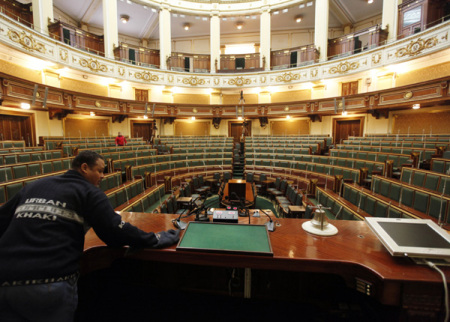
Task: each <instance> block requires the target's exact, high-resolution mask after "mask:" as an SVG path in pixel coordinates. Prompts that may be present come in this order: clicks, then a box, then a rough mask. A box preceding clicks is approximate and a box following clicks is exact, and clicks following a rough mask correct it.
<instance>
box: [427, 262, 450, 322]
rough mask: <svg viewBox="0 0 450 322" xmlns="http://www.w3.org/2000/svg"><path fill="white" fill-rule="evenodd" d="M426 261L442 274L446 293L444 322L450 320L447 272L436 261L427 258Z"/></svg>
mask: <svg viewBox="0 0 450 322" xmlns="http://www.w3.org/2000/svg"><path fill="white" fill-rule="evenodd" d="M425 262H426V263H427V265H428V266H430V267H431V268H433V269H435V270H436V271H437V272H438V273H439V274H441V276H442V281H443V282H444V295H445V299H444V300H445V318H444V322H448V318H449V314H450V310H449V304H448V288H447V279H446V278H445V274H444V272H443V271H441V270H440V269H439V267H437V266H436V265H435V264H434V263H432V262H430V261H428V260H425Z"/></svg>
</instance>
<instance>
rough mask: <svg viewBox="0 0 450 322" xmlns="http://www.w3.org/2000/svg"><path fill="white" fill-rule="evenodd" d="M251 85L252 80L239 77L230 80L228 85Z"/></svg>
mask: <svg viewBox="0 0 450 322" xmlns="http://www.w3.org/2000/svg"><path fill="white" fill-rule="evenodd" d="M251 83H252V81H251V79H250V78H244V77H242V76H238V77H236V78H233V79H230V80H229V81H228V84H230V85H236V86H242V85H249V84H251Z"/></svg>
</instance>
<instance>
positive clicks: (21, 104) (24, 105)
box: [20, 103, 31, 110]
mask: <svg viewBox="0 0 450 322" xmlns="http://www.w3.org/2000/svg"><path fill="white" fill-rule="evenodd" d="M30 107H31V106H30V104H29V103H20V108H21V109H24V110H29V109H30Z"/></svg>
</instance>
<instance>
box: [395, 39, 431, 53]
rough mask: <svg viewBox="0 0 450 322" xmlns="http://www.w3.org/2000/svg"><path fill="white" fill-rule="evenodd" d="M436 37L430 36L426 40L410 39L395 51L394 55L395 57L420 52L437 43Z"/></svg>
mask: <svg viewBox="0 0 450 322" xmlns="http://www.w3.org/2000/svg"><path fill="white" fill-rule="evenodd" d="M438 42H439V41H438V39H437V38H436V37H431V38H428V39H426V40H424V39H422V38H419V39H417V40H411V42H410V43H409V44H408V45H407V46H406V47H403V48H400V49H399V50H397V51H396V53H395V56H396V57H397V58H400V57H404V56H410V57H413V56H416V55H419V54H420V53H422V51H424V50H425V49H430V48H433V47H434V46H436V45H437V44H438Z"/></svg>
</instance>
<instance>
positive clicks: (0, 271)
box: [0, 170, 158, 286]
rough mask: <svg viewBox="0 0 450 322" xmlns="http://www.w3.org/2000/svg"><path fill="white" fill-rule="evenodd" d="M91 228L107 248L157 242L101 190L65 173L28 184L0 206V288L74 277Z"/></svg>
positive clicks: (152, 234)
mask: <svg viewBox="0 0 450 322" xmlns="http://www.w3.org/2000/svg"><path fill="white" fill-rule="evenodd" d="M89 227H92V228H93V229H94V231H95V232H96V234H97V235H98V236H99V237H100V238H101V239H102V240H103V241H104V242H105V243H106V244H107V245H108V246H123V245H129V246H133V247H151V246H154V245H155V244H156V243H157V242H158V240H157V238H156V236H155V234H154V233H146V232H144V231H142V230H140V229H138V228H136V227H135V226H133V225H131V224H129V223H125V222H123V221H122V218H121V217H120V216H119V215H118V214H116V213H115V211H114V209H113V208H112V206H111V204H110V202H109V200H108V198H107V197H106V195H105V193H104V192H103V191H101V190H100V189H99V188H97V187H95V186H94V185H92V184H91V183H89V182H88V181H87V180H86V179H84V178H83V176H82V175H81V174H80V173H78V172H77V171H75V170H69V171H67V172H66V173H65V174H64V175H61V176H54V177H49V178H43V179H40V180H38V181H36V182H33V183H31V184H28V185H27V186H25V187H24V188H23V189H22V190H21V191H20V192H19V193H18V194H17V195H15V196H14V197H13V198H12V199H11V200H9V201H8V202H7V203H6V204H4V205H3V206H2V207H1V208H0V286H2V285H3V286H8V285H14V284H16V285H17V284H19V285H20V284H30V283H31V284H34V283H42V282H46V281H45V280H44V281H43V280H42V279H47V281H49V280H48V279H50V281H52V280H51V279H53V278H59V277H65V276H68V275H70V274H74V273H76V272H77V271H78V269H79V261H80V257H81V255H82V253H83V245H84V235H85V232H86V231H87V229H88V228H89Z"/></svg>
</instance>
